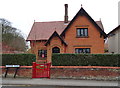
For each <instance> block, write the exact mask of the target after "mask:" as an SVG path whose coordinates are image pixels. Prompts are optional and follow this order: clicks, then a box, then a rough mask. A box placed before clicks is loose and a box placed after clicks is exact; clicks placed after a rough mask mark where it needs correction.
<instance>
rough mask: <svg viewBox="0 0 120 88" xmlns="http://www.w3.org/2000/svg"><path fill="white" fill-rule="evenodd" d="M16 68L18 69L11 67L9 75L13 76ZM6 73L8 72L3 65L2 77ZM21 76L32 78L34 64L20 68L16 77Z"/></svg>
mask: <svg viewBox="0 0 120 88" xmlns="http://www.w3.org/2000/svg"><path fill="white" fill-rule="evenodd" d="M15 70H16V69H15V68H10V69H9V70H8V73H7V77H10V78H13V77H14V73H15ZM5 73H6V69H5V67H3V68H2V74H0V75H2V77H4V76H5ZM19 77H25V78H32V66H31V67H22V68H20V69H19V70H18V72H17V74H16V78H19Z"/></svg>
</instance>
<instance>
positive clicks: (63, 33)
mask: <svg viewBox="0 0 120 88" xmlns="http://www.w3.org/2000/svg"><path fill="white" fill-rule="evenodd" d="M79 16H85V17H87V18H88V19H89V20H90V22H91V23H93V24H94V26H95V27H96V28H97V30H98V31H99V32H100V34H101V35H103V36H104V38H106V37H107V35H106V33H105V32H104V31H103V30H102V28H103V27H100V25H101V24H100V23H96V22H95V21H94V20H93V19H92V18H91V17H90V16H89V15H88V13H87V12H86V11H85V10H84V9H83V8H82V7H81V9H80V10H79V11H78V13H77V14H76V15H75V17H74V18H73V19H72V20H71V22H70V23H69V24H68V26H67V27H66V28H65V30H64V31H63V32H62V33H61V36H64V35H65V32H66V31H67V30H68V29H69V28H70V26H71V25H72V24H73V22H74V21H75V20H76V19H77V18H78V17H79ZM98 24H100V25H98Z"/></svg>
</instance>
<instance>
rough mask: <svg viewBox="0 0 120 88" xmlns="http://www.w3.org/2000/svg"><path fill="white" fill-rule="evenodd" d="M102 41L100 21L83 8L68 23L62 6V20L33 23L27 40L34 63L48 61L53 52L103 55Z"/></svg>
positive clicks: (66, 13)
mask: <svg viewBox="0 0 120 88" xmlns="http://www.w3.org/2000/svg"><path fill="white" fill-rule="evenodd" d="M105 38H106V33H105V32H104V28H103V25H102V22H101V21H94V20H93V19H92V18H91V17H90V16H89V14H88V13H87V12H86V11H85V10H84V9H83V7H81V9H80V10H79V11H78V13H77V14H76V15H75V16H74V18H73V19H72V20H71V21H68V5H67V4H65V18H64V21H52V22H34V24H33V26H32V29H31V31H30V33H29V35H28V38H27V41H30V46H31V50H32V53H34V54H36V56H37V60H47V62H51V55H52V53H91V54H97V53H104V39H105Z"/></svg>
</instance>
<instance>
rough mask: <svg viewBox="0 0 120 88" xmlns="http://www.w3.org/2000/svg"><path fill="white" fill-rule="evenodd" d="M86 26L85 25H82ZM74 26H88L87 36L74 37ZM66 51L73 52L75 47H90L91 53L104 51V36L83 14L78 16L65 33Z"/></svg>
mask: <svg viewBox="0 0 120 88" xmlns="http://www.w3.org/2000/svg"><path fill="white" fill-rule="evenodd" d="M84 26H86V27H84ZM76 28H88V37H87V38H76ZM65 41H66V42H67V44H68V47H67V53H75V48H90V49H91V53H94V54H95V53H104V38H103V36H102V38H100V32H99V31H98V29H97V28H96V27H95V26H94V24H93V23H92V22H91V21H90V20H89V19H88V18H87V17H85V16H78V17H77V19H76V20H75V21H74V22H73V23H72V25H71V26H70V27H69V28H68V30H67V31H66V33H65Z"/></svg>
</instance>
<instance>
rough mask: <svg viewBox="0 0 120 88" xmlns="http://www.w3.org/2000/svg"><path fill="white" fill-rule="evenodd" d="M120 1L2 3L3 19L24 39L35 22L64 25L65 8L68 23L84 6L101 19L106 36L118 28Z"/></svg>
mask: <svg viewBox="0 0 120 88" xmlns="http://www.w3.org/2000/svg"><path fill="white" fill-rule="evenodd" d="M119 1H120V0H0V3H1V4H0V12H1V13H0V18H5V19H7V20H8V21H10V22H12V26H13V27H16V28H18V29H20V30H21V31H22V32H23V33H24V35H25V38H26V37H27V36H28V34H29V32H30V30H31V27H32V25H33V22H34V20H35V21H36V22H46V21H63V20H64V4H68V16H69V20H72V18H73V17H74V16H75V15H76V13H77V12H78V11H79V10H80V8H81V4H82V5H83V8H84V9H85V10H86V11H87V13H88V14H89V15H90V16H91V17H92V18H93V19H94V20H95V21H99V20H100V18H101V20H102V22H103V26H104V29H105V32H106V33H108V32H110V31H111V30H113V29H114V28H115V27H117V26H118V2H119Z"/></svg>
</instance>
